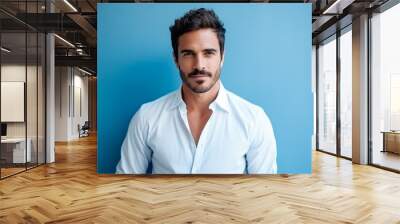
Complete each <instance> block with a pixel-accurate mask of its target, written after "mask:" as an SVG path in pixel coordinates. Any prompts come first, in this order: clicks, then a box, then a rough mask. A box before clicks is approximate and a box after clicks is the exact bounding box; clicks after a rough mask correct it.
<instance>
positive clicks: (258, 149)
mask: <svg viewBox="0 0 400 224" xmlns="http://www.w3.org/2000/svg"><path fill="white" fill-rule="evenodd" d="M252 133H253V134H252V136H251V137H252V141H251V145H250V149H249V151H248V152H247V154H246V162H247V172H248V173H249V174H276V173H277V165H276V154H277V153H276V141H275V135H274V131H273V128H272V124H271V122H270V120H269V118H268V116H267V115H266V114H265V112H264V110H262V109H261V108H259V111H258V113H257V115H256V119H255V122H254V125H253V128H252Z"/></svg>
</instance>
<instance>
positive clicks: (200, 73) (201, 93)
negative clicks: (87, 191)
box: [116, 8, 277, 174]
mask: <svg viewBox="0 0 400 224" xmlns="http://www.w3.org/2000/svg"><path fill="white" fill-rule="evenodd" d="M170 31H171V41H172V47H173V51H174V60H175V63H176V65H177V68H178V69H179V72H180V76H181V79H182V86H181V88H180V89H178V90H176V91H175V92H172V93H170V94H167V95H165V96H163V97H161V98H159V99H157V100H155V101H153V102H149V103H146V104H143V105H142V106H141V107H140V109H139V110H138V111H137V112H136V114H135V115H134V117H133V118H132V120H131V122H130V124H129V128H128V132H127V134H126V137H125V140H124V142H123V144H122V147H121V160H120V161H119V163H118V165H117V168H116V170H117V173H123V174H143V173H146V172H147V171H148V168H149V164H152V170H151V173H161V174H188V173H191V174H243V173H251V174H271V173H272V174H274V173H276V172H277V165H276V142H275V137H274V133H273V129H272V125H271V122H270V120H269V118H268V116H267V115H266V114H265V112H264V111H263V109H262V108H261V107H259V106H256V105H254V104H252V103H250V102H248V101H246V100H244V99H242V98H240V97H239V96H237V95H235V94H233V93H231V92H230V91H228V90H226V89H225V88H224V86H223V85H222V83H221V81H220V72H221V68H222V65H223V61H224V42H225V28H224V27H223V24H222V23H221V21H220V20H219V18H218V17H217V15H216V14H215V13H214V11H212V10H207V9H203V8H201V9H197V10H190V11H189V12H187V13H186V14H185V15H184V16H183V17H181V18H179V19H177V20H175V23H174V24H173V25H172V26H171V27H170Z"/></svg>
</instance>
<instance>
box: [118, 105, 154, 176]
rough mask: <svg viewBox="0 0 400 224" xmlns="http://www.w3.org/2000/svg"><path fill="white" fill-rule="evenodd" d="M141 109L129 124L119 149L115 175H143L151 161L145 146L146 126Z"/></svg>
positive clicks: (147, 148) (149, 150)
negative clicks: (119, 154) (119, 157)
mask: <svg viewBox="0 0 400 224" xmlns="http://www.w3.org/2000/svg"><path fill="white" fill-rule="evenodd" d="M142 113H143V111H142V108H141V109H139V110H138V112H136V114H135V115H134V116H133V118H132V119H131V121H130V123H129V127H128V131H127V134H126V136H125V139H124V141H123V143H122V147H121V160H120V161H119V163H118V165H117V167H116V173H117V174H144V173H146V171H147V168H148V166H149V162H150V160H151V154H152V152H151V149H150V148H149V147H148V146H147V143H146V139H147V131H148V125H146V121H145V120H144V118H143V114H142Z"/></svg>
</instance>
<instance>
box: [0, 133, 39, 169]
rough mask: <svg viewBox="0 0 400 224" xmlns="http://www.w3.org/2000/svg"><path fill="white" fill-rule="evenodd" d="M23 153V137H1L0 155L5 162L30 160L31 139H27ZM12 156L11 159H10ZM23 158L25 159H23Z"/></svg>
mask: <svg viewBox="0 0 400 224" xmlns="http://www.w3.org/2000/svg"><path fill="white" fill-rule="evenodd" d="M27 142H28V144H27V146H28V147H26V154H25V138H6V139H1V157H2V159H5V160H6V162H7V163H25V162H30V161H31V160H32V154H31V145H32V140H31V139H30V138H28V139H27ZM11 158H12V159H11ZM25 158H26V159H27V161H25Z"/></svg>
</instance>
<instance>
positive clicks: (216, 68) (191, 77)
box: [175, 29, 223, 93]
mask: <svg viewBox="0 0 400 224" xmlns="http://www.w3.org/2000/svg"><path fill="white" fill-rule="evenodd" d="M177 57H178V58H176V59H175V62H176V64H177V66H178V69H179V72H180V75H181V79H182V81H183V83H184V84H185V85H186V86H187V87H189V89H191V90H192V91H193V92H195V93H205V92H208V91H209V90H210V89H211V88H212V87H213V86H214V85H215V83H216V82H217V81H218V80H219V77H220V72H221V67H222V63H223V56H222V57H221V51H220V47H219V42H218V37H217V34H216V33H215V32H214V31H213V30H212V29H200V30H196V31H192V32H188V33H185V34H183V35H182V36H180V37H179V39H178V56H177Z"/></svg>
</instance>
